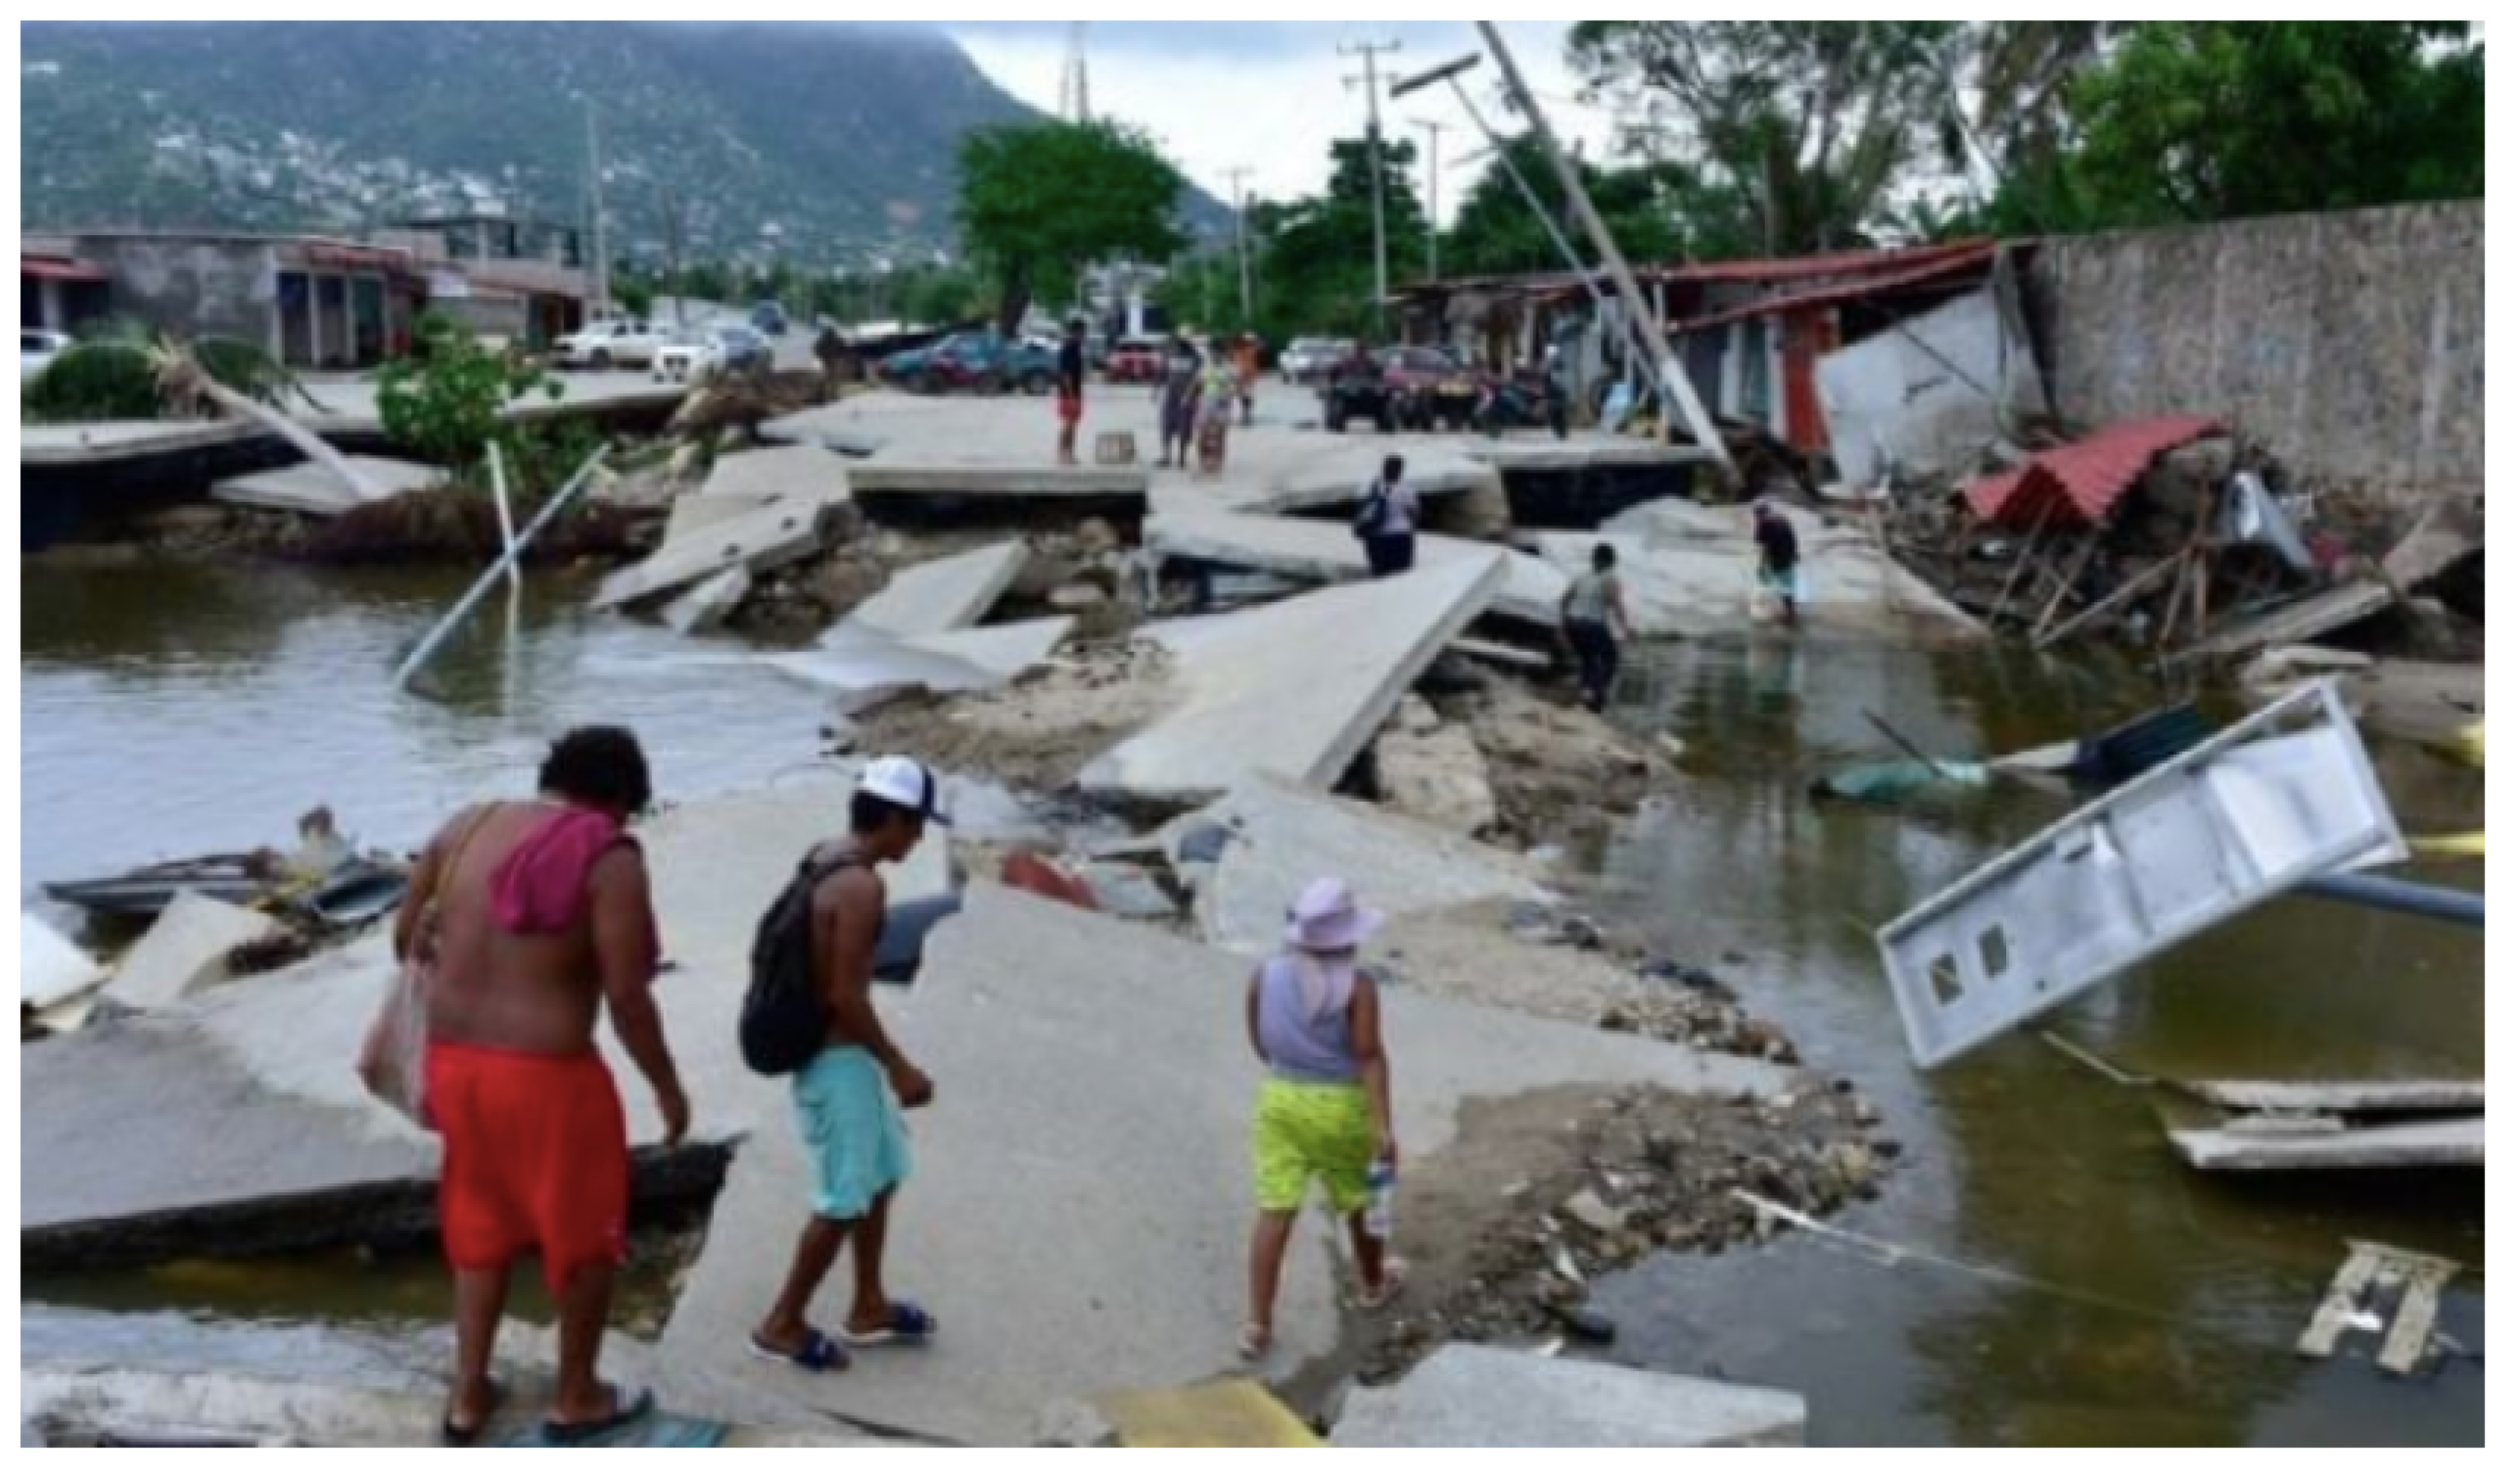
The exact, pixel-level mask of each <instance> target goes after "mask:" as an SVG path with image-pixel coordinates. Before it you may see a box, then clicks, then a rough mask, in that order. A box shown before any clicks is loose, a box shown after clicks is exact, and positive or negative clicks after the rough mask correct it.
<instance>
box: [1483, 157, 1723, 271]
mask: <svg viewBox="0 0 2520 1477" xmlns="http://www.w3.org/2000/svg"><path fill="white" fill-rule="evenodd" d="M1508 159H1510V160H1511V163H1512V166H1513V167H1514V168H1515V169H1518V170H1519V171H1520V172H1521V174H1522V177H1523V178H1524V179H1525V180H1527V181H1529V182H1530V185H1531V188H1532V191H1533V193H1534V194H1536V195H1537V196H1539V198H1540V201H1541V203H1542V204H1543V205H1544V206H1546V207H1547V208H1548V210H1549V212H1550V215H1551V217H1552V218H1553V220H1554V221H1555V222H1556V224H1557V227H1558V229H1559V231H1560V232H1562V233H1563V234H1564V236H1565V238H1566V240H1567V241H1568V242H1569V243H1571V244H1573V245H1574V246H1575V248H1576V249H1577V250H1578V251H1579V252H1582V253H1584V254H1585V255H1586V256H1588V257H1589V256H1590V254H1591V250H1590V246H1589V245H1588V244H1587V242H1586V239H1585V236H1584V232H1583V229H1582V227H1581V226H1580V224H1579V223H1578V222H1577V221H1576V219H1575V217H1574V215H1573V213H1572V211H1571V210H1570V209H1569V208H1568V206H1567V203H1566V198H1565V191H1564V190H1563V189H1561V188H1560V187H1559V185H1558V182H1557V175H1556V172H1555V171H1554V170H1553V169H1552V168H1551V167H1550V164H1549V158H1548V156H1547V154H1546V153H1545V151H1544V150H1543V149H1542V147H1541V144H1540V141H1539V139H1538V138H1536V137H1531V136H1526V137H1523V138H1519V139H1515V140H1512V141H1510V142H1509V143H1508V145H1507V146H1506V156H1505V157H1502V158H1499V159H1497V160H1495V161H1493V162H1491V163H1490V164H1489V166H1488V169H1487V172H1486V173H1484V174H1482V175H1481V176H1480V177H1479V179H1478V181H1477V183H1475V184H1473V185H1472V186H1471V187H1470V189H1469V191H1468V192H1467V193H1466V194H1464V195H1463V197H1462V205H1461V210H1460V212H1459V213H1458V214H1457V215H1455V217H1454V219H1453V227H1452V229H1451V230H1450V231H1448V232H1446V233H1445V237H1444V264H1445V270H1446V272H1447V273H1449V274H1454V275H1461V276H1484V275H1500V276H1502V275H1510V274H1514V273H1520V272H1563V271H1567V270H1569V268H1568V264H1567V261H1566V257H1565V255H1564V253H1562V252H1560V251H1559V250H1558V249H1557V247H1556V245H1555V244H1554V243H1553V242H1552V241H1551V240H1550V239H1549V230H1548V227H1547V225H1545V224H1544V223H1543V222H1542V220H1541V219H1540V217H1539V216H1537V215H1535V214H1534V213H1533V211H1532V208H1531V204H1530V202H1529V201H1527V200H1525V199H1524V198H1523V194H1522V191H1521V189H1520V188H1519V187H1517V186H1516V185H1515V184H1514V182H1513V177H1512V175H1511V174H1510V173H1509V172H1508V168H1507V160H1508ZM1582 169H1583V174H1584V188H1585V191H1586V193H1587V194H1589V195H1591V196H1592V197H1593V203H1594V205H1595V206H1596V207H1598V209H1599V210H1600V212H1601V218H1602V220H1603V221H1604V222H1605V223H1606V224H1607V225H1608V226H1609V228H1610V234H1611V235H1613V236H1615V237H1617V238H1618V242H1619V246H1620V249H1621V250H1623V251H1625V252H1626V253H1627V254H1628V256H1629V257H1630V258H1631V259H1632V260H1635V261H1641V262H1658V261H1677V260H1683V259H1697V260H1706V259H1721V258H1724V257H1730V256H1744V255H1749V254H1752V253H1754V252H1756V251H1757V250H1758V249H1759V246H1760V244H1759V242H1758V240H1757V239H1756V238H1754V237H1751V236H1748V235H1745V234H1744V233H1743V232H1742V231H1741V230H1740V229H1739V227H1740V218H1739V215H1738V213H1737V212H1736V211H1734V210H1733V209H1732V208H1731V201H1730V199H1729V197H1728V196H1727V195H1726V194H1725V192H1724V191H1723V190H1722V189H1720V188H1710V187H1709V186H1708V185H1707V184H1706V183H1705V182H1704V181H1703V180H1701V179H1700V178H1698V176H1697V175H1696V174H1694V173H1693V172H1691V171H1690V170H1689V169H1688V168H1687V167H1686V166H1683V165H1681V164H1678V163H1674V162H1670V161H1667V160H1655V159H1647V160H1644V161H1642V162H1638V163H1634V164H1629V165H1625V166H1622V167H1617V168H1608V169H1604V168H1600V167H1597V166H1595V165H1593V164H1591V163H1586V164H1584V165H1583V166H1582Z"/></svg>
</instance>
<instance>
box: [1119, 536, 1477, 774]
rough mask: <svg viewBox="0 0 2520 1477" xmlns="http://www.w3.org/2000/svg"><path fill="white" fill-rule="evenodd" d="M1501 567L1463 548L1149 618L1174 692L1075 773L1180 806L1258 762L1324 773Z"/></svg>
mask: <svg viewBox="0 0 2520 1477" xmlns="http://www.w3.org/2000/svg"><path fill="white" fill-rule="evenodd" d="M1505 577H1506V571H1505V561H1504V559H1502V558H1501V557H1500V558H1498V559H1490V560H1488V561H1486V562H1485V563H1484V564H1481V563H1479V562H1475V561H1463V562H1462V563H1460V564H1456V565H1451V566H1447V567H1441V568H1436V569H1430V570H1425V571H1422V572H1420V573H1418V574H1413V575H1409V576H1407V577H1406V578H1402V579H1393V580H1384V581H1381V582H1379V583H1376V584H1371V585H1348V586H1342V587H1340V588H1338V589H1334V590H1325V591H1323V592H1321V593H1320V594H1317V595H1307V596H1302V597H1299V598H1298V599H1295V600H1290V601H1285V602H1282V603H1281V604H1275V605H1269V606H1265V607H1262V608H1260V609H1257V610H1249V611H1244V612H1242V613H1240V614H1236V615H1227V616H1220V617H1217V618H1215V619H1212V620H1198V621H1182V622H1177V623H1174V624H1171V625H1166V626H1158V627H1155V628H1153V629H1151V630H1149V631H1148V632H1147V633H1146V635H1147V636H1148V638H1149V639H1151V640H1153V641H1154V642H1156V643H1157V644H1159V645H1161V646H1162V647H1163V648H1164V649H1166V650H1167V651H1169V652H1170V653H1171V655H1172V657H1173V659H1174V663H1175V677H1174V687H1175V689H1176V690H1177V691H1178V692H1179V693H1180V694H1182V695H1181V696H1180V697H1179V698H1178V699H1177V700H1176V701H1175V703H1174V706H1173V707H1172V709H1171V710H1170V711H1169V712H1168V713H1166V714H1165V715H1164V716H1162V717H1160V718H1157V719H1156V720H1155V721H1154V722H1153V723H1151V724H1150V725H1148V727H1147V728H1146V729H1145V730H1144V731H1142V732H1141V733H1139V734H1138V735H1137V736H1136V737H1134V738H1132V739H1127V740H1125V741H1123V742H1122V743H1121V744H1120V746H1119V747H1117V748H1115V749H1113V750H1111V751H1110V752H1109V753H1107V754H1105V755H1103V756H1102V758H1101V759H1098V760H1096V761H1095V762H1094V763H1093V764H1091V765H1089V766H1087V768H1086V771H1085V773H1084V775H1083V776H1082V779H1081V783H1083V784H1084V786H1085V788H1086V789H1088V790H1089V791H1092V792H1095V793H1098V794H1103V795H1109V796H1117V797H1126V798H1129V799H1133V800H1140V801H1147V802H1151V803H1158V804H1188V805H1195V804H1199V803H1202V802H1204V801H1206V800H1209V799H1212V798H1214V797H1215V796H1217V795H1221V794H1224V793H1226V792H1227V791H1229V790H1231V789H1233V788H1234V787H1235V786H1236V785H1237V784H1238V783H1242V782H1243V781H1244V780H1245V779H1247V778H1249V777H1251V776H1253V775H1259V774H1271V775H1277V776H1281V777H1283V778H1286V779H1290V780H1294V781H1297V782H1299V783H1307V784H1318V785H1328V784H1331V783H1336V782H1337V780H1338V779H1339V777H1340V776H1341V775H1343V774H1345V773H1346V772H1347V768H1348V766H1349V765H1350V764H1353V763H1354V762H1356V758H1357V756H1358V755H1359V754H1361V753H1363V752H1364V751H1365V747H1366V745H1367V744H1369V743H1371V742H1372V741H1373V736H1374V735H1375V734H1376V733H1377V732H1379V731H1380V730H1381V728H1382V725H1383V722H1384V720H1385V719H1387V718H1388V717H1389V716H1390V715H1391V712H1392V710H1393V709H1394V708H1396V707H1398V706H1399V704H1400V699H1401V698H1402V697H1404V696H1406V695H1407V694H1408V692H1409V689H1410V687H1411V686H1412V685H1413V684H1414V683H1416V682H1417V680H1418V677H1419V676H1420V675H1422V674H1423V673H1424V672H1425V670H1426V668H1427V667H1428V666H1429V665H1431V664H1432V663H1433V662H1434V660H1435V658H1436V657H1437V656H1439V655H1441V654H1443V650H1444V648H1445V647H1446V646H1447V645H1448V644H1450V643H1451V642H1452V641H1454V640H1455V639H1456V638H1458V637H1459V636H1460V635H1461V634H1462V633H1463V630H1465V629H1467V628H1468V626H1469V624H1470V622H1471V621H1472V620H1474V619H1476V618H1477V616H1478V613H1479V611H1480V610H1482V609H1484V608H1486V606H1487V604H1488V602H1489V601H1490V600H1492V599H1494V598H1495V595H1496V592H1497V591H1498V590H1499V589H1501V588H1502V587H1503V585H1504V581H1505Z"/></svg>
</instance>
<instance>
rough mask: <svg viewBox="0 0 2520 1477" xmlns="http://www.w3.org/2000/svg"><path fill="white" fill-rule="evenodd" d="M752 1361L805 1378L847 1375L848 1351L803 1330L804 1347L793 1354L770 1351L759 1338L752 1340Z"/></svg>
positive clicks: (824, 1336) (827, 1337)
mask: <svg viewBox="0 0 2520 1477" xmlns="http://www.w3.org/2000/svg"><path fill="white" fill-rule="evenodd" d="M752 1357H753V1358H754V1359H757V1360H763V1361H766V1362H768V1363H770V1364H774V1365H787V1367H789V1368H791V1369H798V1370H802V1371H803V1372H805V1373H807V1374H846V1373H847V1372H849V1351H848V1350H846V1349H843V1348H841V1347H840V1346H839V1345H838V1344H836V1343H834V1342H832V1336H831V1335H830V1334H828V1333H824V1332H822V1331H821V1330H819V1329H814V1328H808V1329H806V1330H805V1344H804V1347H803V1348H800V1349H795V1350H787V1349H777V1348H773V1347H771V1346H770V1345H768V1344H765V1343H763V1342H762V1341H761V1336H760V1335H759V1334H755V1335H753V1338H752Z"/></svg>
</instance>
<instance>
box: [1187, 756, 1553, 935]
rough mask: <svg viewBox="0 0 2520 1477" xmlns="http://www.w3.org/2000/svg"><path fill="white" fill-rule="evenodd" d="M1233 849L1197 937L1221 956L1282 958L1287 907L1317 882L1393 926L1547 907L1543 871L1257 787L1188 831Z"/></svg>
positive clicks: (1200, 912)
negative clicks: (1491, 909) (1471, 909)
mask: <svg viewBox="0 0 2520 1477" xmlns="http://www.w3.org/2000/svg"><path fill="white" fill-rule="evenodd" d="M1200 823H1212V824H1214V825H1219V826H1223V827H1225V828H1227V829H1228V830H1229V831H1230V832H1231V833H1232V835H1233V841H1232V843H1231V844H1230V845H1228V846H1227V847H1226V849H1225V852H1224V855H1223V857H1222V858H1221V859H1220V860H1219V861H1218V862H1217V863H1216V866H1215V871H1214V872H1213V873H1212V874H1211V875H1210V876H1209V877H1208V878H1207V879H1206V881H1205V883H1204V885H1202V886H1200V887H1199V889H1198V900H1197V918H1198V925H1199V932H1200V935H1201V936H1202V937H1203V938H1205V939H1206V940H1207V941H1208V942H1209V943H1211V944H1213V945H1215V946H1216V947H1218V948H1220V949H1227V950H1231V951H1233V952H1234V953H1237V954H1240V955H1244V956H1249V957H1258V956H1262V955H1268V954H1274V953H1276V952H1277V950H1278V948H1279V945H1280V943H1281V942H1282V935H1283V933H1284V931H1285V922H1286V905H1287V904H1289V903H1291V902H1293V901H1294V899H1295V896H1296V894H1297V893H1299V892H1301V891H1302V890H1303V889H1304V887H1305V886H1306V885H1308V884H1310V883H1311V882H1313V881H1315V880H1316V879H1318V878H1321V877H1341V878H1344V879H1345V880H1346V881H1347V882H1348V883H1349V884H1350V885H1352V886H1353V887H1355V888H1356V891H1357V896H1358V897H1359V898H1360V899H1362V900H1363V901H1364V902H1365V904H1366V906H1368V907H1370V908H1375V909H1379V910H1381V911H1382V912H1384V913H1387V914H1391V915H1393V916H1395V917H1405V916H1408V915H1413V914H1419V913H1431V912H1435V911H1438V910H1442V909H1449V908H1457V907H1460V906H1463V905H1464V904H1469V903H1480V902H1489V901H1508V902H1525V901H1527V902H1535V903H1536V902H1542V901H1546V900H1547V898H1548V897H1549V893H1548V890H1547V889H1546V888H1545V887H1543V886H1542V885H1541V882H1540V873H1539V869H1538V868H1537V866H1536V865H1535V864H1533V863H1531V862H1529V861H1527V860H1525V859H1524V858H1521V857H1517V856H1515V855H1513V854H1512V853H1510V852H1505V851H1499V850H1497V849H1496V848H1494V847H1491V846H1482V845H1480V844H1478V843H1477V842H1475V841H1470V840H1467V839H1465V838H1463V837H1461V836H1457V835H1452V834H1448V833H1446V832H1444V831H1441V830H1437V829H1435V828H1433V827H1429V826H1424V825H1420V824H1418V823H1417V822H1414V821H1410V820H1406V819H1403V818H1401V817H1397V816H1393V815H1391V814H1389V813H1388V812H1385V811H1381V810H1378V809H1376V808H1375V807H1373V806H1371V805H1362V804H1358V803H1355V802H1353V801H1346V800H1340V799H1336V798H1334V797H1332V796H1329V795H1327V794H1323V793H1320V792H1317V791H1313V790H1307V789H1303V788H1300V787H1298V786H1295V785H1291V784H1287V783H1284V782H1283V781H1278V780H1274V779H1270V778H1268V777H1265V776H1261V777H1254V778H1252V779H1250V780H1247V781H1245V782H1244V783H1242V784H1240V785H1238V786H1237V787H1236V789H1235V791H1234V793H1233V794H1232V795H1230V796H1228V797H1227V798H1226V799H1224V800H1222V801H1219V802H1218V803H1217V804H1215V805H1213V806H1210V807H1209V808H1208V809H1206V810H1205V811H1202V812H1200V813H1199V815H1198V816H1197V817H1195V818H1193V821H1192V822H1190V823H1189V824H1188V825H1186V826H1184V827H1183V828H1181V831H1182V832H1183V833H1185V834H1186V833H1187V832H1188V831H1189V830H1190V829H1192V828H1195V827H1197V826H1198V825H1199V824H1200Z"/></svg>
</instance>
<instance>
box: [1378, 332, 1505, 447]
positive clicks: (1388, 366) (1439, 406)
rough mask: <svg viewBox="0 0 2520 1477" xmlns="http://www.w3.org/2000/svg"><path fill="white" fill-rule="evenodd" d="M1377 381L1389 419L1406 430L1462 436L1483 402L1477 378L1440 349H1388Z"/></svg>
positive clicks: (1451, 354) (1484, 393) (1453, 356)
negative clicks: (1388, 403) (1387, 400)
mask: <svg viewBox="0 0 2520 1477" xmlns="http://www.w3.org/2000/svg"><path fill="white" fill-rule="evenodd" d="M1382 377H1383V383H1384V385H1385V387H1386V389H1387V390H1388V393H1389V395H1390V398H1391V405H1392V414H1393V416H1394V418H1395V419H1397V420H1398V421H1399V423H1400V425H1402V426H1403V427H1405V428H1407V429H1410V430H1434V429H1436V428H1438V427H1442V428H1444V429H1448V430H1468V429H1470V428H1471V426H1472V425H1476V424H1477V421H1478V415H1479V403H1480V402H1481V401H1482V400H1484V399H1485V398H1486V397H1487V390H1486V386H1485V384H1484V383H1483V382H1482V381H1481V380H1480V377H1479V374H1478V372H1477V371H1476V370H1473V369H1471V368H1470V367H1469V366H1468V365H1466V364H1464V363H1463V362H1462V361H1461V359H1460V358H1458V357H1456V356H1455V355H1454V354H1453V353H1451V352H1450V351H1449V350H1445V349H1430V348H1414V349H1391V350H1389V351H1387V352H1385V353H1384V354H1383V355H1382Z"/></svg>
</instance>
